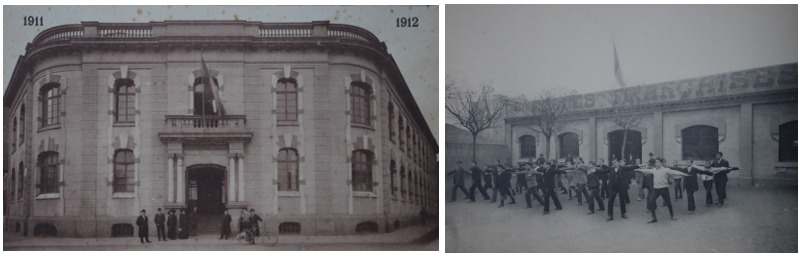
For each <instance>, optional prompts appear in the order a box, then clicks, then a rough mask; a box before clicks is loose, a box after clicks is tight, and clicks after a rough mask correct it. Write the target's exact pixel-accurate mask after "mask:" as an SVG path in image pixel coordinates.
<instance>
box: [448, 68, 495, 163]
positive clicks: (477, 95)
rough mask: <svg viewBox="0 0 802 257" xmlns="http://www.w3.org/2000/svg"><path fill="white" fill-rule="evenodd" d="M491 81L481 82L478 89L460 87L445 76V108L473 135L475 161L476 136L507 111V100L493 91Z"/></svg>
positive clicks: (493, 125) (473, 157) (474, 156)
mask: <svg viewBox="0 0 802 257" xmlns="http://www.w3.org/2000/svg"><path fill="white" fill-rule="evenodd" d="M492 84H493V83H492V82H489V81H488V82H483V83H482V88H481V89H480V90H473V89H461V88H459V87H457V86H456V82H454V81H453V80H451V79H449V78H446V110H447V111H448V113H449V114H451V116H452V117H454V118H455V119H457V121H459V124H460V126H462V127H464V128H466V129H467V130H468V132H470V133H471V136H473V142H472V143H471V153H472V159H471V160H472V161H476V137H477V135H478V134H479V133H480V132H482V131H484V130H486V129H489V128H492V127H495V126H496V125H497V124H498V123H499V122H501V121H502V120H503V119H504V117H506V115H505V113H506V111H507V103H508V101H506V100H505V98H504V97H503V96H501V95H499V94H496V93H494V89H493V86H492Z"/></svg>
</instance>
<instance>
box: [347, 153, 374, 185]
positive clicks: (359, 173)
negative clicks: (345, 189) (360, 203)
mask: <svg viewBox="0 0 802 257" xmlns="http://www.w3.org/2000/svg"><path fill="white" fill-rule="evenodd" d="M372 165H373V153H371V152H368V151H365V150H356V151H354V152H353V158H352V162H351V178H352V180H353V183H352V185H353V190H354V191H366V192H373V172H372V171H371V166H372Z"/></svg>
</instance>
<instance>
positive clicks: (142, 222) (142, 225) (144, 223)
mask: <svg viewBox="0 0 802 257" xmlns="http://www.w3.org/2000/svg"><path fill="white" fill-rule="evenodd" d="M136 226H137V227H139V242H141V243H143V244H144V243H145V242H148V243H151V242H150V239H148V216H147V215H146V214H145V210H144V209H142V211H141V212H139V217H138V218H136Z"/></svg>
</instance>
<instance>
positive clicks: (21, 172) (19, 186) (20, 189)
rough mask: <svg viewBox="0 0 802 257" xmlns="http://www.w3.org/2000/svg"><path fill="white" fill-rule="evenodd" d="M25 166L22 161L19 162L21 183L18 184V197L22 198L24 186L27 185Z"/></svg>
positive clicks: (18, 173) (18, 174)
mask: <svg viewBox="0 0 802 257" xmlns="http://www.w3.org/2000/svg"><path fill="white" fill-rule="evenodd" d="M24 171H25V166H24V165H23V164H22V162H20V163H19V169H18V170H17V177H19V185H18V186H17V198H18V199H22V192H24V191H23V187H24V186H25V172H24Z"/></svg>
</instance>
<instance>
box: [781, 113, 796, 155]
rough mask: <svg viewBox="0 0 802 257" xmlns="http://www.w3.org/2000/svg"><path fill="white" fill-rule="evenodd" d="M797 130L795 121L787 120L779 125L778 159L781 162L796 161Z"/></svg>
mask: <svg viewBox="0 0 802 257" xmlns="http://www.w3.org/2000/svg"><path fill="white" fill-rule="evenodd" d="M796 132H797V130H796V121H789V122H786V123H785V124H782V125H780V138H779V141H780V161H781V162H796V161H797V158H798V157H797V155H796V153H797V150H796V148H797V146H796V140H797V136H798V135H797V133H796Z"/></svg>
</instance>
